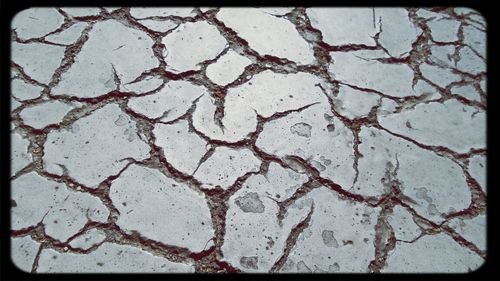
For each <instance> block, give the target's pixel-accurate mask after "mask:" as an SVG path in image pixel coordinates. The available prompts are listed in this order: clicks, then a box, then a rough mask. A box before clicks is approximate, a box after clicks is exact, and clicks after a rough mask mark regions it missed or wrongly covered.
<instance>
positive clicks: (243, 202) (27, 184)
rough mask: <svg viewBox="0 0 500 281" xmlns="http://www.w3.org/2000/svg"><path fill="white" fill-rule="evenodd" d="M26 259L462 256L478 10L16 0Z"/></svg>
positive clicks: (476, 236) (319, 263) (115, 264)
mask: <svg viewBox="0 0 500 281" xmlns="http://www.w3.org/2000/svg"><path fill="white" fill-rule="evenodd" d="M11 34H12V42H11V44H12V58H11V68H12V72H11V88H12V91H11V117H12V122H11V142H12V146H11V164H12V170H11V191H12V198H11V217H12V231H11V237H12V239H11V242H12V260H13V262H14V263H15V264H16V265H17V266H18V267H19V268H20V269H22V270H24V271H27V272H37V273H41V272H314V273H321V272H356V273H363V272H467V271H470V270H474V269H476V268H478V267H480V266H481V265H482V263H483V262H484V260H485V258H486V233H485V228H486V196H487V195H486V192H487V190H486V157H487V150H486V137H485V136H486V120H485V118H486V105H487V101H486V100H487V94H486V54H485V51H486V23H485V21H484V18H483V17H482V16H481V15H480V14H479V13H477V12H476V11H474V10H470V9H461V8H456V9H453V8H446V9H441V8H434V9H417V8H409V9H403V8H374V9H372V8H307V9H305V8H261V9H254V8H72V9H69V8H68V9H67V8H32V9H28V10H24V11H22V12H20V13H18V14H17V15H16V17H15V18H14V20H13V21H12V29H11Z"/></svg>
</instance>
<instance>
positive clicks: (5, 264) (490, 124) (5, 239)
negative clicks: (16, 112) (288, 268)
mask: <svg viewBox="0 0 500 281" xmlns="http://www.w3.org/2000/svg"><path fill="white" fill-rule="evenodd" d="M304 2H305V1H304ZM314 2H315V1H307V2H305V3H300V2H297V1H281V3H280V2H279V1H253V3H250V2H247V3H241V2H240V3H239V4H240V5H241V6H251V5H257V6H258V5H260V6H306V7H309V6H343V7H355V6H360V7H369V6H376V7H383V6H386V7H436V6H440V7H469V8H472V9H475V10H477V11H478V12H480V13H481V14H482V15H483V17H484V18H485V19H486V21H487V30H488V31H487V73H488V77H487V81H486V82H487V93H488V104H487V111H486V113H487V114H486V116H487V186H488V197H487V202H488V203H487V259H486V262H485V263H484V264H483V265H482V266H481V267H480V268H479V269H477V270H475V271H473V272H471V273H465V274H444V273H442V274H437V273H426V274H365V273H362V274H312V275H311V274H241V273H240V274H133V273H122V274H100V273H88V274H66V273H65V274H40V273H39V274H28V273H25V272H23V271H20V270H19V269H17V267H16V266H15V265H14V264H13V263H12V261H11V258H10V244H11V243H10V241H11V239H10V232H11V230H10V160H7V159H10V157H9V156H10V96H9V95H7V93H10V41H11V38H10V22H11V19H12V18H13V17H14V15H15V14H16V13H17V12H19V11H21V10H23V9H26V8H29V7H42V6H46V7H57V6H67V7H70V6H74V7H78V6H82V7H83V6H89V7H90V6H100V7H102V6H110V7H112V6H240V5H234V4H233V5H231V4H223V3H217V2H213V3H209V2H200V1H182V2H181V1H179V2H178V3H173V2H171V1H157V0H154V1H140V2H139V1H134V2H132V1H129V2H128V3H127V1H110V0H105V1H95V0H94V1H75V0H74V1H71V2H63V1H56V0H45V1H34V0H29V1H16V2H15V3H12V2H10V3H8V4H7V3H6V2H5V1H2V2H0V20H1V23H2V24H1V29H0V30H1V31H0V34H1V37H0V38H1V41H0V42H2V43H0V55H1V60H2V62H1V63H0V78H1V82H0V85H1V86H2V88H3V89H4V90H3V91H1V92H2V93H3V94H2V95H1V98H2V99H3V101H2V102H1V103H0V104H1V105H2V109H1V110H0V113H1V114H2V115H1V117H2V122H1V123H0V126H1V127H0V128H1V131H2V133H3V134H4V137H2V138H0V143H1V144H2V145H1V146H0V147H1V148H2V150H3V153H2V155H5V156H4V158H3V159H4V161H5V163H6V164H7V165H5V166H4V168H3V169H1V173H2V180H4V181H6V182H7V183H6V184H5V185H2V188H0V192H1V193H0V200H1V201H0V209H1V211H0V214H1V219H0V224H1V231H0V250H1V262H0V280H67V279H77V280H124V279H139V280H165V279H185V278H193V279H195V280H197V279H199V278H209V279H212V278H221V279H226V280H227V279H233V278H237V279H242V280H251V279H257V278H265V279H267V278H276V279H282V280H287V279H289V278H298V279H305V280H308V279H322V280H336V279H339V280H367V279H383V280H421V279H432V280H434V279H447V280H495V279H500V274H499V271H498V270H497V268H496V266H495V265H496V262H495V261H496V259H497V258H498V242H497V240H496V239H495V238H496V237H497V234H498V233H497V232H496V229H495V218H496V214H497V205H496V204H495V203H494V201H493V200H494V198H497V196H496V195H497V194H498V191H497V190H495V186H494V184H492V181H494V180H495V179H496V177H495V176H494V174H493V169H494V167H493V161H490V160H491V159H495V156H496V151H495V150H496V149H495V147H494V144H495V143H497V142H496V141H494V140H493V139H494V138H495V137H496V135H495V132H494V128H495V126H494V124H495V123H494V115H495V114H496V112H497V110H496V109H497V102H496V99H497V97H495V94H496V88H497V87H496V83H495V82H492V81H496V79H497V77H496V71H495V70H496V64H497V61H498V56H497V54H496V52H495V51H496V50H493V51H492V49H493V48H494V47H495V46H496V45H495V43H494V42H493V39H494V37H495V35H498V34H500V32H498V27H497V24H498V17H499V14H498V12H497V10H496V9H495V5H494V4H491V5H483V6H480V5H478V3H477V2H474V1H450V0H439V1H438V0H435V1H404V3H402V2H396V1H356V2H355V3H354V2H352V1H349V2H343V3H335V2H333V1H332V2H330V3H328V4H330V5H325V4H326V3H321V2H319V1H316V3H314ZM391 2H392V3H391ZM460 2H461V3H460ZM492 2H493V1H488V2H486V1H483V3H482V4H490V3H492ZM402 4H403V5H402ZM8 42H9V43H8ZM495 49H496V48H495ZM4 141H5V142H4ZM489 144H493V145H489ZM4 153H5V154H4Z"/></svg>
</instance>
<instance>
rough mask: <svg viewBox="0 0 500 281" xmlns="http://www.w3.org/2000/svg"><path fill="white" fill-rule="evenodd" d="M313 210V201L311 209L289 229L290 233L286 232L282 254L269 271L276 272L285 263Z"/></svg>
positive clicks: (307, 223) (307, 224)
mask: <svg viewBox="0 0 500 281" xmlns="http://www.w3.org/2000/svg"><path fill="white" fill-rule="evenodd" d="M313 212H314V203H312V205H311V210H310V211H309V213H308V214H307V217H306V218H305V219H303V220H302V221H301V222H299V223H298V224H297V225H296V226H295V227H293V228H292V230H290V234H288V237H287V238H286V242H285V249H284V250H283V254H282V255H281V256H280V257H279V258H278V260H277V261H276V262H275V263H274V265H273V266H272V267H271V269H270V270H269V272H278V271H279V270H280V269H281V268H282V267H283V265H285V262H286V261H287V259H288V255H290V252H291V251H292V249H293V247H294V246H295V244H296V242H297V238H299V235H300V234H301V233H302V232H303V231H304V229H306V228H307V227H308V226H309V222H310V221H311V217H312V214H313Z"/></svg>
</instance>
